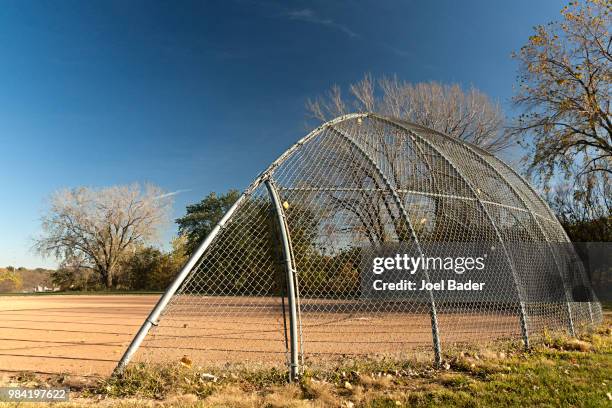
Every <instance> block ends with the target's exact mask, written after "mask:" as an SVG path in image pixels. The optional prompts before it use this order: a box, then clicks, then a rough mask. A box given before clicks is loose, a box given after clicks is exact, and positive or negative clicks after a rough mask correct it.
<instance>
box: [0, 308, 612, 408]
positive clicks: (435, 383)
mask: <svg viewBox="0 0 612 408" xmlns="http://www.w3.org/2000/svg"><path fill="white" fill-rule="evenodd" d="M611 323H612V319H611V316H610V315H608V316H607V317H606V323H605V324H604V325H603V326H602V328H600V330H598V331H597V332H595V333H591V334H588V335H584V336H581V337H580V338H579V339H572V338H567V337H564V336H558V335H557V336H553V335H551V334H549V335H547V336H545V337H544V338H543V339H542V341H541V342H540V343H539V344H536V345H534V347H533V349H532V350H530V351H529V352H525V351H524V350H522V349H521V348H520V347H517V346H516V345H513V344H496V345H489V346H487V347H471V348H469V349H467V348H465V349H455V350H453V351H452V352H449V353H448V354H447V355H445V361H444V365H443V367H442V368H434V367H432V366H431V365H430V363H428V362H424V361H418V360H414V359H412V360H393V359H385V358H379V359H351V360H346V361H344V362H343V363H341V364H340V365H337V366H335V367H331V366H325V367H318V368H317V367H313V368H311V369H310V370H308V371H307V372H306V373H305V375H304V376H303V377H302V379H301V380H300V382H298V383H293V384H287V382H286V375H285V373H284V372H283V371H280V370H269V369H261V368H259V369H249V368H248V367H241V368H240V369H239V370H234V371H232V370H231V369H226V370H219V369H218V370H219V371H207V372H204V371H203V370H202V369H200V368H194V367H190V366H189V365H188V364H181V363H180V362H176V363H174V364H168V365H165V366H158V367H151V366H144V365H142V366H138V365H135V366H132V367H131V369H130V370H129V371H128V372H127V374H126V375H125V376H124V377H123V378H121V379H111V380H105V381H101V382H98V383H93V384H92V383H81V384H79V382H78V381H77V380H75V379H72V378H70V377H63V378H60V377H55V378H49V379H46V380H44V381H43V380H42V379H39V378H37V377H36V376H33V375H31V374H28V375H22V376H20V377H18V378H17V377H15V378H13V379H12V381H13V382H14V383H20V384H22V385H28V386H41V385H45V384H47V385H56V386H59V385H61V386H70V388H72V389H73V395H74V396H75V397H76V399H74V400H73V401H72V402H70V403H66V404H57V405H55V406H56V407H66V408H68V407H70V408H73V407H81V406H85V405H87V406H89V405H91V404H95V405H96V406H99V407H107V406H119V407H135V406H150V407H191V406H193V407H262V406H263V407H397V406H424V407H429V406H431V407H433V406H466V407H468V406H469V407H480V406H594V407H597V406H610V405H611V404H612V394H610V393H612V382H611V381H610V378H612V330H611V329H612V325H611ZM6 405H8V404H5V406H6ZM27 406H28V405H27V404H26V405H24V404H21V405H20V407H27ZM31 406H32V407H40V404H32V405H31ZM0 407H3V405H2V404H1V403H0Z"/></svg>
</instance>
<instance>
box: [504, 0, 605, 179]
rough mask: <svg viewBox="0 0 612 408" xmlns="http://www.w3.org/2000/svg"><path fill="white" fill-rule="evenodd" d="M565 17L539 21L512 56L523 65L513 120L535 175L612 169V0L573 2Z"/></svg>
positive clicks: (565, 12) (549, 176)
mask: <svg viewBox="0 0 612 408" xmlns="http://www.w3.org/2000/svg"><path fill="white" fill-rule="evenodd" d="M561 14H562V15H563V21H561V22H554V23H549V24H548V25H540V26H536V27H535V33H534V35H532V36H531V37H529V42H528V43H527V44H526V45H525V46H524V47H522V48H521V50H520V51H519V52H518V53H516V54H515V55H514V57H515V58H516V59H517V60H518V62H519V64H520V71H519V76H518V80H519V84H518V85H519V88H518V94H517V95H516V96H515V98H514V102H515V104H516V106H517V107H518V108H520V109H522V110H523V113H522V114H521V115H520V116H519V117H518V118H517V120H516V123H515V124H514V125H513V132H514V133H516V134H519V135H522V136H523V138H524V144H525V145H526V146H527V147H529V148H530V152H529V155H528V156H527V157H526V159H527V161H528V163H529V170H530V172H531V174H533V175H536V176H543V181H544V182H547V181H548V180H549V179H550V178H551V177H552V175H553V174H554V173H555V171H556V170H558V169H561V170H563V171H566V172H567V173H568V174H570V173H571V172H570V167H572V164H574V163H576V162H579V163H580V164H581V165H580V169H579V172H578V175H580V174H584V173H590V172H604V173H612V166H611V164H612V161H611V158H612V119H611V117H610V94H611V90H612V54H611V50H610V45H611V43H612V37H610V32H609V28H610V26H611V25H612V6H611V5H610V2H608V1H605V0H588V1H587V2H586V4H584V5H581V4H579V3H578V2H573V3H570V6H569V7H565V8H563V10H562V11H561Z"/></svg>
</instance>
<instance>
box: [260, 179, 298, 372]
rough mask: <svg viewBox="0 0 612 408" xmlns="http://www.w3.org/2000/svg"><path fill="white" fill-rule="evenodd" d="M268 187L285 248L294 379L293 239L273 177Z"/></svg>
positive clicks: (295, 344)
mask: <svg viewBox="0 0 612 408" xmlns="http://www.w3.org/2000/svg"><path fill="white" fill-rule="evenodd" d="M264 184H265V185H266V188H267V189H268V194H269V195H270V200H271V201H272V204H273V205H274V212H275V214H276V219H277V221H278V228H279V232H280V239H281V244H282V249H283V262H284V264H285V271H286V273H287V303H288V306H289V340H290V341H289V344H290V347H289V353H290V360H289V379H290V380H291V381H294V380H295V379H297V377H298V369H299V363H298V355H299V350H298V330H297V322H298V316H297V292H296V290H295V276H294V274H295V269H294V267H293V256H292V251H291V243H290V242H291V241H290V239H289V230H288V228H287V220H286V217H285V212H284V211H283V206H282V205H281V202H280V197H279V196H278V191H277V190H276V187H275V186H274V183H273V181H272V180H271V179H269V178H268V179H267V180H266V181H264Z"/></svg>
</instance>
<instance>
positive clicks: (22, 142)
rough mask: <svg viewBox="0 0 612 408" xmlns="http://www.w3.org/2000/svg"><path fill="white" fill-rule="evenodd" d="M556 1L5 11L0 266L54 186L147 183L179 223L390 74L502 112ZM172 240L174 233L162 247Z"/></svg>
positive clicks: (18, 5)
mask: <svg viewBox="0 0 612 408" xmlns="http://www.w3.org/2000/svg"><path fill="white" fill-rule="evenodd" d="M563 5H564V2H560V1H531V0H521V1H486V0H482V1H419V2H417V1H403V2H400V1H382V2H381V1H371V2H365V1H364V2H361V1H346V2H340V1H338V2H335V1H334V2H330V1H315V2H284V1H278V2H274V1H229V0H228V1H215V2H213V1H194V2H190V1H134V0H129V1H128V0H120V1H81V0H76V1H59V0H58V1H27V0H17V1H9V0H4V1H2V5H1V7H0V50H1V52H2V58H1V60H0V78H1V81H2V82H1V87H0V89H1V91H0V145H1V146H2V162H1V167H0V168H1V173H0V186H2V192H3V198H2V199H1V200H0V230H1V233H0V265H1V266H6V265H15V266H21V265H23V266H28V267H36V266H54V265H55V262H54V261H53V260H43V259H40V258H39V257H38V256H36V255H35V254H33V253H32V252H31V250H30V248H31V245H32V238H33V237H34V236H35V235H37V234H38V231H39V224H40V221H39V220H40V216H41V214H42V210H43V208H44V199H45V197H47V196H48V195H49V194H50V193H51V192H52V191H54V190H56V189H58V188H62V187H74V186H80V185H87V186H107V185H112V184H119V183H131V182H136V181H138V182H152V183H155V184H158V185H160V186H162V187H163V188H164V189H166V190H168V191H177V190H189V191H187V192H183V193H181V194H177V195H176V201H175V209H174V216H175V217H177V216H180V215H181V214H182V213H183V211H184V208H185V205H186V204H187V203H191V202H195V201H198V200H199V199H201V198H202V197H203V196H205V195H206V194H208V193H209V192H210V191H225V190H227V189H229V188H232V187H234V188H239V189H243V188H244V187H246V186H247V185H248V184H249V182H250V181H251V180H252V179H253V178H254V177H255V176H256V175H257V174H258V173H259V172H260V171H261V170H263V169H264V168H265V167H267V165H268V164H269V163H270V162H271V161H272V160H274V159H275V158H276V157H277V156H278V155H279V154H281V153H282V152H283V151H284V150H285V149H286V148H287V147H288V146H290V145H291V144H292V143H293V142H294V141H296V140H297V139H298V138H300V137H301V136H302V135H303V134H304V133H305V119H306V117H305V112H304V102H305V101H306V99H307V98H309V97H311V98H312V97H314V96H316V95H318V94H321V93H322V92H324V91H325V90H327V89H328V88H329V87H330V85H332V84H333V83H337V84H339V85H345V84H347V83H350V82H353V81H355V80H357V79H359V78H361V77H362V75H363V74H364V72H371V73H372V74H373V75H375V76H377V75H382V74H393V73H397V74H398V76H400V77H401V78H403V79H406V80H409V81H414V82H418V81H428V80H437V81H442V82H459V83H461V84H464V85H470V84H473V85H475V86H476V87H478V88H480V89H481V90H483V91H484V92H486V93H488V94H489V95H490V96H491V97H493V98H494V99H497V100H499V101H500V102H501V103H502V105H503V106H504V107H505V108H506V109H508V100H509V98H510V97H511V95H512V87H513V85H514V79H515V75H516V72H515V70H516V64H515V62H514V61H513V60H511V58H510V53H511V52H512V51H513V50H517V49H518V48H519V47H520V46H521V45H522V44H524V43H525V41H526V40H527V37H528V36H529V35H530V33H531V28H532V26H533V25H535V24H538V23H545V22H548V21H550V20H552V19H557V18H558V17H559V10H560V9H561V8H562V6H563ZM173 233H175V229H172V230H169V231H168V232H167V233H166V237H167V238H169V237H170V236H171V235H172V234H173Z"/></svg>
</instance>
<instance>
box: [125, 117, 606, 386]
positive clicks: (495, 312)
mask: <svg viewBox="0 0 612 408" xmlns="http://www.w3.org/2000/svg"><path fill="white" fill-rule="evenodd" d="M221 224H222V225H220V226H219V228H218V229H217V230H215V231H214V232H213V233H212V234H211V236H210V237H209V238H208V239H207V241H205V242H204V244H203V245H202V246H201V247H200V249H199V252H198V253H197V254H196V257H195V258H193V259H192V261H191V262H190V263H189V264H188V265H187V266H186V268H185V269H184V270H183V272H182V273H181V275H179V277H178V278H177V281H176V282H175V284H174V286H173V287H171V288H170V290H169V292H168V293H167V294H166V295H165V296H164V298H162V300H161V301H160V304H158V307H156V309H155V310H154V311H153V313H152V314H151V316H150V317H149V319H148V320H147V322H145V326H143V329H141V332H140V333H139V336H137V339H136V340H135V341H134V343H133V344H132V346H131V347H130V349H129V350H128V352H127V353H126V356H125V357H124V359H123V361H122V363H121V364H120V366H124V365H125V364H126V363H127V362H128V361H129V359H130V357H131V355H132V354H133V353H134V352H135V351H136V349H138V348H139V350H140V351H139V353H138V354H137V359H138V360H139V361H156V362H163V361H169V360H175V361H176V360H178V359H181V358H182V357H183V356H187V357H188V358H189V359H190V360H193V361H194V362H195V363H197V364H200V365H211V364H228V363H230V364H234V363H235V364H251V365H261V364H264V365H274V364H277V365H279V366H280V365H283V364H286V363H288V364H289V366H290V367H292V370H291V372H292V373H293V375H296V374H298V371H299V369H298V366H300V367H303V366H304V365H308V364H311V363H315V362H316V361H317V360H321V359H327V360H329V359H330V358H334V357H337V358H346V357H347V356H350V355H370V356H373V355H402V354H413V353H422V351H423V350H424V349H425V350H433V352H432V351H428V353H431V356H432V358H435V359H436V360H438V361H439V360H440V359H441V352H442V351H443V350H444V349H445V347H448V346H451V345H455V344H460V343H476V342H484V341H489V340H496V339H512V338H516V339H522V340H523V341H524V342H525V343H526V344H529V341H532V340H533V339H537V338H538V337H539V336H541V335H542V333H543V332H544V331H545V330H562V331H567V332H569V333H570V334H576V333H577V332H579V331H581V330H587V329H589V328H591V327H593V326H594V325H595V324H598V323H599V322H600V321H601V318H602V313H601V307H600V305H599V303H598V302H597V301H596V300H595V299H594V298H593V297H592V290H591V288H590V286H589V282H588V280H587V277H586V274H585V272H584V269H583V268H582V266H581V263H580V261H579V259H578V257H577V255H576V253H575V252H574V251H573V249H572V248H571V246H569V245H560V244H567V243H568V242H569V241H568V238H567V236H566V234H565V233H564V231H563V229H562V227H561V225H560V224H559V223H558V222H557V220H556V218H555V216H554V215H553V214H552V212H551V210H550V209H549V208H548V206H547V205H546V203H545V202H544V201H543V200H542V199H541V198H540V197H539V196H538V195H537V193H536V192H535V191H534V190H533V189H532V188H531V187H530V186H529V185H528V184H527V183H526V182H525V181H524V180H523V179H522V178H521V177H520V176H519V175H517V174H516V173H515V172H514V171H513V170H512V169H511V168H510V167H509V166H507V165H506V164H504V163H503V162H502V161H500V160H498V159H497V158H495V157H494V156H492V155H491V154H489V153H487V152H485V151H483V150H482V149H480V148H478V147H476V146H473V145H470V144H468V143H464V142H462V141H460V140H457V139H453V138H450V137H447V136H445V135H442V134H440V133H438V132H435V131H433V130H430V129H426V128H423V127H421V126H417V125H414V124H410V123H406V122H403V121H400V120H397V119H393V118H387V117H383V116H379V115H376V114H350V115H345V116H343V117H340V118H337V119H335V120H333V121H330V122H328V123H326V124H324V125H322V126H321V127H319V128H317V129H316V130H314V131H313V132H312V133H310V134H309V135H307V136H306V137H305V138H303V139H302V140H300V141H299V142H298V143H297V144H295V145H294V146H293V147H291V148H290V149H289V150H288V151H287V152H285V153H284V154H283V155H282V156H281V157H280V158H279V159H278V160H277V161H276V162H274V163H273V164H272V165H271V166H270V167H269V168H268V170H266V171H265V172H264V173H262V174H261V175H260V176H259V177H258V178H257V179H256V180H255V181H254V182H253V184H252V185H251V186H250V187H249V188H248V189H247V190H246V192H245V193H244V195H243V196H242V197H241V198H240V200H239V201H238V202H237V203H236V205H235V206H234V207H233V208H232V210H230V213H229V214H228V215H227V216H226V217H225V219H224V220H223V221H222V222H221ZM475 242H476V243H478V242H486V243H493V244H492V245H494V246H497V248H498V249H497V250H496V251H495V252H493V253H492V254H491V255H490V257H489V259H488V260H487V262H488V263H489V264H490V265H492V267H491V268H489V269H488V271H489V272H487V273H490V275H489V276H487V277H486V278H487V284H488V285H489V287H488V288H489V290H492V291H493V292H494V293H495V299H494V300H491V299H488V300H481V301H478V302H465V301H461V300H457V299H453V298H448V297H444V296H441V295H439V294H437V293H434V292H433V291H429V292H428V293H426V294H425V295H424V296H421V297H420V298H419V299H416V297H415V298H412V297H411V296H407V295H406V294H405V293H402V294H400V293H397V294H393V293H391V294H387V295H386V296H382V297H376V296H366V294H365V293H364V285H363V283H364V279H365V278H364V272H363V268H362V262H363V260H364V259H368V257H369V256H372V255H373V254H375V253H376V251H377V248H380V247H381V246H384V245H386V244H399V243H410V244H412V245H413V246H414V248H416V249H415V251H416V255H427V253H428V251H431V250H432V249H431V248H433V247H432V244H433V243H453V244H454V245H456V246H458V247H459V248H462V246H463V245H465V246H466V249H467V248H468V246H469V243H475ZM521 246H525V247H526V248H527V247H529V248H530V250H529V251H525V252H522V251H521V250H520V248H521ZM516 248H519V250H517V249H516ZM534 248H535V249H534ZM495 268H498V269H497V270H496V269H495ZM423 279H424V280H426V281H430V280H431V279H432V277H430V276H427V274H425V275H424V276H423ZM577 285H581V287H583V288H586V290H587V291H588V292H589V293H590V294H591V295H590V296H591V297H589V298H588V299H587V300H588V301H581V302H578V301H576V299H574V294H573V288H574V287H576V286H577ZM175 289H176V290H175ZM555 292H557V293H555ZM553 295H554V296H553ZM547 299H548V300H547ZM149 328H151V330H150V332H149V333H148V335H147V332H148V331H149ZM141 342H142V344H140V343H141ZM139 346H140V347H139Z"/></svg>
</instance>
